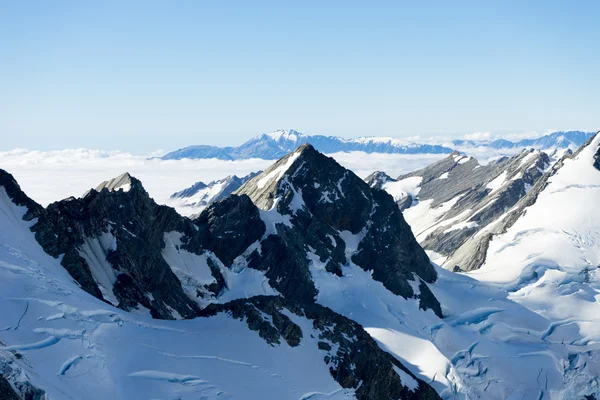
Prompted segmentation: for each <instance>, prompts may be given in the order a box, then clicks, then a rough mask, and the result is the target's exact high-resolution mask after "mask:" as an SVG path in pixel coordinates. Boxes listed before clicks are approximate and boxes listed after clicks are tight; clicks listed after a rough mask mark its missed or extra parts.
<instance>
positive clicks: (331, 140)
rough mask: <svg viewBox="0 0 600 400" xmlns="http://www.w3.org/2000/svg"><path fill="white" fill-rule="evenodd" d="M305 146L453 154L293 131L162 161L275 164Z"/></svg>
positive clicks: (195, 149) (192, 149)
mask: <svg viewBox="0 0 600 400" xmlns="http://www.w3.org/2000/svg"><path fill="white" fill-rule="evenodd" d="M306 143H310V144H311V145H313V147H314V148H315V149H317V150H318V151H320V152H322V153H337V152H340V151H364V152H366V153H397V154H424V153H427V154H444V153H451V152H452V150H451V149H449V148H447V147H444V146H441V145H437V144H419V143H413V142H410V141H406V140H402V139H397V138H390V137H361V138H355V139H344V138H340V137H335V136H323V135H314V136H308V135H304V134H302V133H300V132H296V131H295V130H279V131H275V132H272V133H267V134H262V135H259V136H256V137H254V138H252V139H250V140H249V141H247V142H246V143H244V144H242V145H241V146H239V147H215V146H206V145H201V146H188V147H184V148H183V149H179V150H176V151H173V152H170V153H167V154H165V155H164V156H163V157H161V158H162V159H163V160H180V159H183V158H218V159H222V160H241V159H248V158H263V159H267V160H274V159H278V158H281V157H283V156H285V155H286V154H287V153H289V152H292V151H294V149H296V148H297V147H298V146H300V145H303V144H306Z"/></svg>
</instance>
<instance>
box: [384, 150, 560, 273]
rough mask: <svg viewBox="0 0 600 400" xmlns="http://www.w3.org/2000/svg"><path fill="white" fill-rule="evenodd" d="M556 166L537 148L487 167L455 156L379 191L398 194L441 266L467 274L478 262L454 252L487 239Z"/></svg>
mask: <svg viewBox="0 0 600 400" xmlns="http://www.w3.org/2000/svg"><path fill="white" fill-rule="evenodd" d="M551 163H552V160H551V159H550V158H549V157H548V155H546V154H545V153H543V152H540V151H537V150H533V149H532V150H523V151H522V152H520V153H519V154H516V155H514V156H512V157H503V158H500V159H498V160H495V161H493V162H490V163H489V164H487V165H481V164H479V163H478V162H477V160H476V159H475V158H472V157H468V156H465V155H462V154H460V153H458V152H455V153H452V154H451V155H450V156H448V157H446V158H444V159H442V160H440V161H438V162H436V163H434V164H432V165H430V166H428V167H426V168H423V169H421V170H418V171H414V172H412V173H410V174H406V175H403V176H400V177H398V178H397V179H394V180H393V181H386V182H385V183H382V184H380V185H379V187H380V188H381V189H384V190H386V191H387V192H389V193H390V194H391V195H392V196H394V198H395V199H396V200H397V202H398V204H399V205H400V207H401V209H402V210H403V214H404V217H405V218H406V220H407V221H408V223H409V224H410V225H411V228H412V230H413V232H414V233H415V235H416V237H417V240H418V241H419V243H420V244H421V245H422V246H423V247H424V248H425V249H426V250H427V251H428V252H429V255H430V256H431V257H432V258H433V259H434V260H435V261H436V262H438V263H440V265H444V267H446V268H449V269H453V268H456V269H457V270H463V271H467V270H472V269H475V268H477V267H478V266H479V265H480V264H479V263H478V260H471V261H469V262H466V261H465V260H463V262H457V259H456V258H455V257H454V254H455V252H457V251H458V250H459V249H461V247H463V246H466V247H468V246H471V244H470V243H471V242H474V241H480V240H486V239H485V238H487V236H486V234H485V232H487V229H489V228H490V227H491V226H492V225H493V224H494V223H496V222H497V221H498V220H500V219H502V218H503V216H504V215H505V213H506V212H507V211H508V210H509V209H511V208H512V207H513V206H514V205H515V204H517V203H518V202H519V200H520V199H521V198H523V197H525V196H526V195H527V193H529V191H530V190H531V189H532V188H533V187H534V185H535V184H536V182H537V181H538V180H539V179H541V178H542V176H543V175H544V173H545V171H546V170H548V169H549V167H550V165H551ZM462 251H463V250H460V251H458V253H459V254H460V253H461V252H462ZM451 264H452V265H451Z"/></svg>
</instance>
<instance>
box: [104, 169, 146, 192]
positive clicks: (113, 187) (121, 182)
mask: <svg viewBox="0 0 600 400" xmlns="http://www.w3.org/2000/svg"><path fill="white" fill-rule="evenodd" d="M141 185H142V183H141V182H140V181H139V180H138V179H136V178H134V177H132V176H131V175H129V172H125V173H123V174H121V175H119V176H117V177H116V178H113V179H111V180H108V181H104V182H102V183H101V184H99V185H98V186H97V187H96V191H97V192H99V191H101V190H102V189H107V190H110V191H118V190H122V191H123V192H129V191H130V190H131V189H134V188H136V187H138V186H140V187H141Z"/></svg>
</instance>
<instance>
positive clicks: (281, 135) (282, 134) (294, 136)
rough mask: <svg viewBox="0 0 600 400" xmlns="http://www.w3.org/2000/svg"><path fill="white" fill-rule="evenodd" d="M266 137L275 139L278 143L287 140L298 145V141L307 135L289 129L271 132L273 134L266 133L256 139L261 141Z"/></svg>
mask: <svg viewBox="0 0 600 400" xmlns="http://www.w3.org/2000/svg"><path fill="white" fill-rule="evenodd" d="M264 137H268V138H270V139H273V140H274V141H276V142H279V141H281V140H287V141H290V142H294V143H297V142H298V140H300V138H305V137H306V135H304V134H302V133H300V132H298V131H295V130H293V129H288V130H277V131H275V132H271V133H264V134H262V135H259V136H257V137H256V139H260V138H264Z"/></svg>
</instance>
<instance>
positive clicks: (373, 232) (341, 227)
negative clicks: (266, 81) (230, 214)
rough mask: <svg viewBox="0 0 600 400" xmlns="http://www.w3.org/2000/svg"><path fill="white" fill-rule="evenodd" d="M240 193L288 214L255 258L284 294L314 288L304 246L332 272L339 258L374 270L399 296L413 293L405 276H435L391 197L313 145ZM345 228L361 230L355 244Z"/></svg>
mask: <svg viewBox="0 0 600 400" xmlns="http://www.w3.org/2000/svg"><path fill="white" fill-rule="evenodd" d="M237 193H238V194H247V195H248V196H249V197H250V198H251V199H252V201H253V202H254V203H255V204H256V205H257V206H258V207H259V208H262V209H263V210H271V211H268V212H277V213H278V214H279V215H281V216H286V217H287V218H289V224H288V225H286V224H279V225H278V227H277V233H278V236H279V238H277V239H271V241H270V242H267V241H265V242H267V243H268V245H267V246H264V245H263V249H262V255H261V258H260V260H258V261H257V263H256V264H257V266H256V268H259V269H263V270H265V271H267V277H269V278H270V281H269V282H270V284H271V285H272V286H273V287H274V288H275V289H277V290H278V291H279V292H280V293H282V294H284V296H285V297H286V298H291V299H297V300H300V299H301V300H302V301H307V300H308V297H309V296H314V293H316V289H315V288H314V284H313V283H312V280H311V277H310V269H309V268H310V266H309V261H308V260H307V258H306V252H307V250H308V249H310V250H311V251H313V252H314V253H315V254H316V255H317V256H318V257H319V259H320V260H321V262H327V270H328V271H330V272H331V273H334V274H338V275H339V274H341V268H340V266H341V265H347V263H348V262H349V261H350V260H351V261H352V262H354V263H355V264H356V265H358V266H360V267H361V268H363V269H365V270H373V277H374V278H375V279H376V280H379V281H381V282H382V283H383V284H384V286H385V287H386V288H387V289H388V290H390V291H392V292H393V293H395V294H398V295H400V296H402V297H404V298H411V297H413V296H414V295H415V293H414V292H413V289H412V287H411V285H410V284H409V283H408V281H409V280H411V281H412V280H414V279H421V280H423V281H425V282H433V281H435V279H436V278H437V275H436V272H435V270H434V269H433V267H432V266H431V264H430V262H429V259H428V257H427V255H426V254H425V252H424V251H423V250H422V248H421V247H420V246H419V244H418V243H417V241H416V240H415V238H414V236H413V235H412V232H411V230H410V228H409V226H408V224H407V223H406V222H405V221H404V218H403V217H402V213H401V212H400V210H399V209H398V207H397V205H396V203H395V202H394V200H393V199H392V197H391V196H390V195H389V194H387V193H385V192H384V191H382V190H378V189H371V188H370V187H369V185H368V184H366V183H365V182H363V181H362V180H361V179H360V178H359V177H357V176H356V175H354V174H353V173H352V172H350V171H348V170H346V169H344V168H343V167H341V166H340V165H339V164H338V163H337V162H336V161H335V160H333V159H332V158H329V157H326V156H324V155H322V154H320V153H319V152H317V151H316V150H315V149H314V148H313V147H312V146H310V145H304V146H301V147H299V148H298V150H296V152H294V153H293V154H290V155H288V156H286V157H284V158H282V159H281V160H279V161H278V162H277V163H275V164H274V165H273V166H272V167H271V168H269V169H267V170H266V171H265V172H264V173H263V174H261V175H259V176H257V177H255V178H254V179H252V180H250V181H248V182H247V183H246V184H245V185H244V186H242V188H240V190H239V191H238V192H237ZM342 232H347V233H345V234H344V235H346V236H348V235H349V236H357V235H358V236H360V238H359V239H357V240H358V241H360V245H359V246H358V248H357V249H346V246H347V244H346V243H345V241H344V239H342V236H341V233H342ZM360 239H362V240H360ZM265 242H263V244H264V243H265ZM284 248H285V249H284ZM347 250H348V251H349V252H350V253H349V256H350V259H349V258H347V256H346V251H347ZM273 252H274V254H273ZM282 255H283V256H282ZM280 270H282V271H281V273H280V272H279V271H280ZM290 271H294V272H293V273H291V272H290ZM292 277H293V280H291V279H290V278H292ZM425 291H426V292H427V291H428V289H426V290H425ZM425 297H426V298H427V299H428V301H424V302H422V304H423V307H425V308H431V309H432V310H434V312H436V313H437V314H438V315H441V308H440V306H439V303H438V302H437V300H435V297H434V296H433V295H432V294H431V295H426V296H425Z"/></svg>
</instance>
